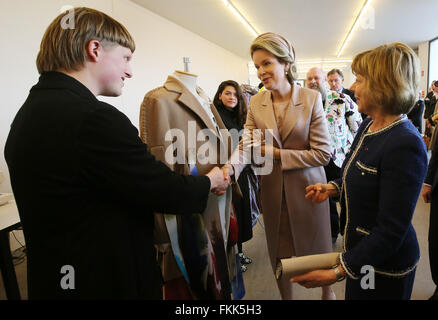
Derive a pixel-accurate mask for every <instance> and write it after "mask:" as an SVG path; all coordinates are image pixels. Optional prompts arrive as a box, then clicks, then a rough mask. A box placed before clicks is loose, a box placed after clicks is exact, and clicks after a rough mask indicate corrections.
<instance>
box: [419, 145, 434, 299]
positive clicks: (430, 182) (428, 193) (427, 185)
mask: <svg viewBox="0 0 438 320" xmlns="http://www.w3.org/2000/svg"><path fill="white" fill-rule="evenodd" d="M437 142H438V139H437V140H435V147H434V148H433V150H432V158H431V159H430V161H429V168H428V170H427V175H426V179H425V180H424V185H423V191H422V196H423V199H424V202H426V203H430V217H429V219H430V221H429V263H430V271H431V273H432V280H433V282H434V283H435V292H434V294H433V295H432V296H431V297H430V300H438V193H437V184H438V149H437V147H436V144H437Z"/></svg>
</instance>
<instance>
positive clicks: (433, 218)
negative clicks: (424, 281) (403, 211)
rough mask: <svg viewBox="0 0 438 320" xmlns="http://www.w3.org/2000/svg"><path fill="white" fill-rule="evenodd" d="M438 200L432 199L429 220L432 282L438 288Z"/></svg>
mask: <svg viewBox="0 0 438 320" xmlns="http://www.w3.org/2000/svg"><path fill="white" fill-rule="evenodd" d="M437 201H438V199H434V198H432V203H431V206H430V209H431V210H430V218H429V219H430V220H429V263H430V271H431V273H432V280H433V282H434V283H435V286H437V287H438V202H437Z"/></svg>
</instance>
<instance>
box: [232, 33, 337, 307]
mask: <svg viewBox="0 0 438 320" xmlns="http://www.w3.org/2000/svg"><path fill="white" fill-rule="evenodd" d="M251 56H252V59H253V61H254V64H255V67H256V69H257V70H258V72H257V75H258V77H259V79H260V80H261V81H262V82H263V85H264V87H265V88H266V90H264V91H262V92H260V93H258V94H257V95H255V96H254V97H253V98H252V99H251V101H250V107H249V111H248V116H247V120H246V123H245V129H246V130H247V133H248V132H253V130H255V129H261V130H262V132H263V131H265V130H267V129H271V130H272V131H271V133H272V135H273V139H272V141H273V144H272V145H268V144H264V145H262V147H261V154H262V155H265V156H268V155H271V158H273V168H272V172H271V173H269V174H267V175H262V176H261V202H262V211H263V217H264V222H265V230H266V239H267V244H268V250H269V257H270V260H271V264H272V267H273V271H275V266H276V262H277V260H278V259H282V258H289V257H292V256H303V255H310V254H319V253H327V252H331V251H332V246H331V237H330V217H329V205H328V202H327V201H325V202H323V203H320V204H315V203H311V202H310V201H307V202H306V201H304V200H303V197H304V195H305V188H306V186H307V185H309V184H312V183H315V182H319V181H320V180H325V174H324V169H323V166H324V165H326V164H327V163H328V162H329V160H330V151H331V150H330V136H329V132H328V129H327V124H326V120H325V114H324V110H323V106H322V100H321V95H320V94H319V93H318V92H317V91H313V90H310V89H306V88H301V87H300V86H297V85H295V84H294V79H296V66H295V53H294V49H293V48H292V46H291V45H290V43H289V41H287V40H286V39H284V38H283V37H282V36H280V35H277V34H273V33H265V34H262V35H260V36H259V37H257V38H256V39H255V40H254V42H253V44H252V46H251ZM267 134H268V132H266V133H265V136H266V135H267ZM245 136H246V137H248V136H250V135H244V139H243V140H245ZM247 142H248V141H247ZM245 145H246V144H245V141H243V142H242V143H241V146H240V148H239V149H240V150H244V152H243V153H246V154H247V152H248V150H246V148H245V147H244V146H245ZM239 149H238V150H237V151H236V152H235V153H234V154H233V156H232V157H231V159H230V161H229V163H231V164H232V166H231V165H227V168H229V173H230V174H233V173H234V174H235V178H236V179H237V178H238V175H239V173H240V171H241V169H242V168H243V167H244V164H243V163H242V162H244V161H243V158H245V156H242V152H240V154H239ZM278 287H279V289H280V293H281V296H282V298H283V299H292V284H291V283H290V282H289V279H282V280H280V281H278ZM322 298H323V299H335V298H336V297H335V295H334V293H333V291H332V290H331V289H330V287H325V288H323V295H322Z"/></svg>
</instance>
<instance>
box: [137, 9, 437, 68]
mask: <svg viewBox="0 0 438 320" xmlns="http://www.w3.org/2000/svg"><path fill="white" fill-rule="evenodd" d="M132 1H133V2H136V3H137V4H139V5H141V6H143V7H145V8H146V9H148V10H150V11H152V12H155V13H156V14H158V15H160V16H162V17H164V18H166V19H168V20H170V21H172V22H174V23H176V24H178V25H180V26H182V27H184V28H186V29H188V30H190V31H192V32H194V33H196V34H198V35H200V36H201V37H203V38H205V39H207V40H209V41H211V42H213V43H215V44H217V45H219V46H221V47H223V48H225V49H227V50H229V51H231V52H233V53H235V54H237V55H239V56H241V57H243V58H245V59H248V60H249V59H250V56H249V47H250V45H251V42H252V40H253V39H254V37H253V36H252V35H251V33H250V32H249V31H248V30H247V29H246V28H245V26H244V25H243V24H241V23H240V22H239V20H237V18H236V17H235V16H234V15H232V14H231V12H230V11H229V10H228V8H226V7H225V5H224V4H223V2H222V1H221V0H132ZM231 2H232V3H233V4H234V6H235V7H236V8H237V9H238V10H239V11H240V12H241V13H242V14H243V15H244V16H245V18H246V19H247V20H248V21H249V22H250V23H251V24H252V25H253V27H254V28H255V29H256V30H257V31H258V32H259V33H263V32H268V31H271V32H276V33H280V34H282V35H283V36H285V37H286V38H288V39H289V40H290V41H291V43H292V45H293V46H294V47H295V52H296V54H297V59H298V60H329V59H336V55H337V53H338V51H339V48H340V47H341V45H342V42H343V40H344V38H345V37H346V35H347V33H348V31H349V30H350V28H351V26H352V24H353V22H354V20H355V19H356V16H357V15H358V13H359V12H360V9H361V8H362V6H363V3H364V0H310V1H308V0H232V1H231ZM371 6H372V8H373V9H374V22H375V23H374V28H369V29H364V28H362V27H361V26H359V28H357V31H356V32H355V34H354V35H353V37H352V39H351V41H350V42H349V44H348V45H347V47H346V48H345V50H344V52H343V54H342V56H341V57H340V58H352V57H354V55H355V54H357V53H359V52H361V51H363V50H366V49H371V48H374V47H376V46H378V45H381V44H384V43H389V42H394V41H401V42H405V43H407V44H408V45H410V46H411V47H413V48H417V47H418V44H419V43H421V42H424V41H428V40H431V39H433V38H435V37H438V1H437V0H415V1H414V0H374V1H373V2H372V4H371ZM371 10H372V9H371ZM369 21H371V20H369ZM157 32H158V31H157Z"/></svg>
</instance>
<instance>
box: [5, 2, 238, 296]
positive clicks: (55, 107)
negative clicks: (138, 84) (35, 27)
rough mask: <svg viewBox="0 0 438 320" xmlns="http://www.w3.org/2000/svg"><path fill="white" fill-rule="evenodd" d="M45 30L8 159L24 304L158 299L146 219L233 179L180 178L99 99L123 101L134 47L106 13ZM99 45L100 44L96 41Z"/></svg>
mask: <svg viewBox="0 0 438 320" xmlns="http://www.w3.org/2000/svg"><path fill="white" fill-rule="evenodd" d="M74 17H75V18H74V19H75V28H74V29H69V28H63V26H62V22H63V20H62V19H63V14H61V15H60V16H58V17H57V18H56V19H55V20H54V21H53V22H52V24H51V25H50V26H49V27H48V29H47V31H46V33H45V35H44V37H43V40H42V43H41V49H40V52H39V54H38V57H37V67H38V71H39V73H40V74H41V77H40V79H39V82H38V83H37V84H36V85H35V86H34V87H33V88H32V89H31V91H30V94H29V96H28V98H27V100H26V102H25V103H24V105H23V106H22V107H21V109H20V110H19V111H18V113H17V115H16V117H15V119H14V121H13V123H12V126H11V131H10V133H9V136H8V140H7V142H6V147H5V158H6V161H7V164H8V166H9V170H10V176H11V183H12V188H13V191H14V194H15V198H16V202H17V206H18V209H19V213H20V219H21V222H22V224H23V231H24V235H25V239H26V245H27V253H28V269H27V270H28V295H29V298H30V299H45V298H49V299H90V298H111V299H114V298H117V299H161V297H162V295H161V282H162V281H161V279H162V278H161V274H160V269H159V267H158V265H157V262H156V252H155V249H154V247H153V227H154V218H153V212H167V213H173V214H183V213H200V212H203V211H204V209H205V206H206V202H207V198H208V194H209V192H210V190H213V191H215V192H216V193H218V194H221V193H223V192H224V190H225V188H226V187H227V186H228V184H229V181H230V179H229V177H224V174H223V173H222V171H221V170H220V169H219V168H217V167H216V168H214V169H213V170H212V171H211V172H210V173H208V174H207V176H199V177H194V176H183V175H179V174H176V173H174V172H172V171H171V170H170V169H169V168H168V167H167V166H166V165H164V164H163V163H161V162H159V161H157V160H155V158H154V157H153V156H152V155H151V154H150V153H149V151H148V150H147V146H146V145H145V144H143V143H142V142H141V140H140V138H139V135H138V131H137V129H136V128H135V127H134V126H133V125H132V124H131V122H130V121H129V120H128V118H127V117H126V116H125V115H124V114H123V113H121V112H120V111H118V110H117V109H116V108H114V107H113V106H111V105H109V104H107V103H104V102H101V101H99V100H97V98H96V96H99V95H103V96H119V95H120V94H121V92H122V87H123V82H124V80H125V79H126V78H131V77H132V71H131V67H130V65H129V61H130V60H131V57H132V53H133V51H134V50H135V44H134V41H133V39H132V37H131V36H130V34H129V33H128V31H127V30H126V29H125V28H124V27H123V26H122V25H121V24H120V23H118V22H117V21H115V20H114V19H112V18H110V17H109V16H107V15H105V14H104V13H102V12H99V11H96V10H93V9H88V8H75V9H74ZM96 39H100V40H96Z"/></svg>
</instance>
